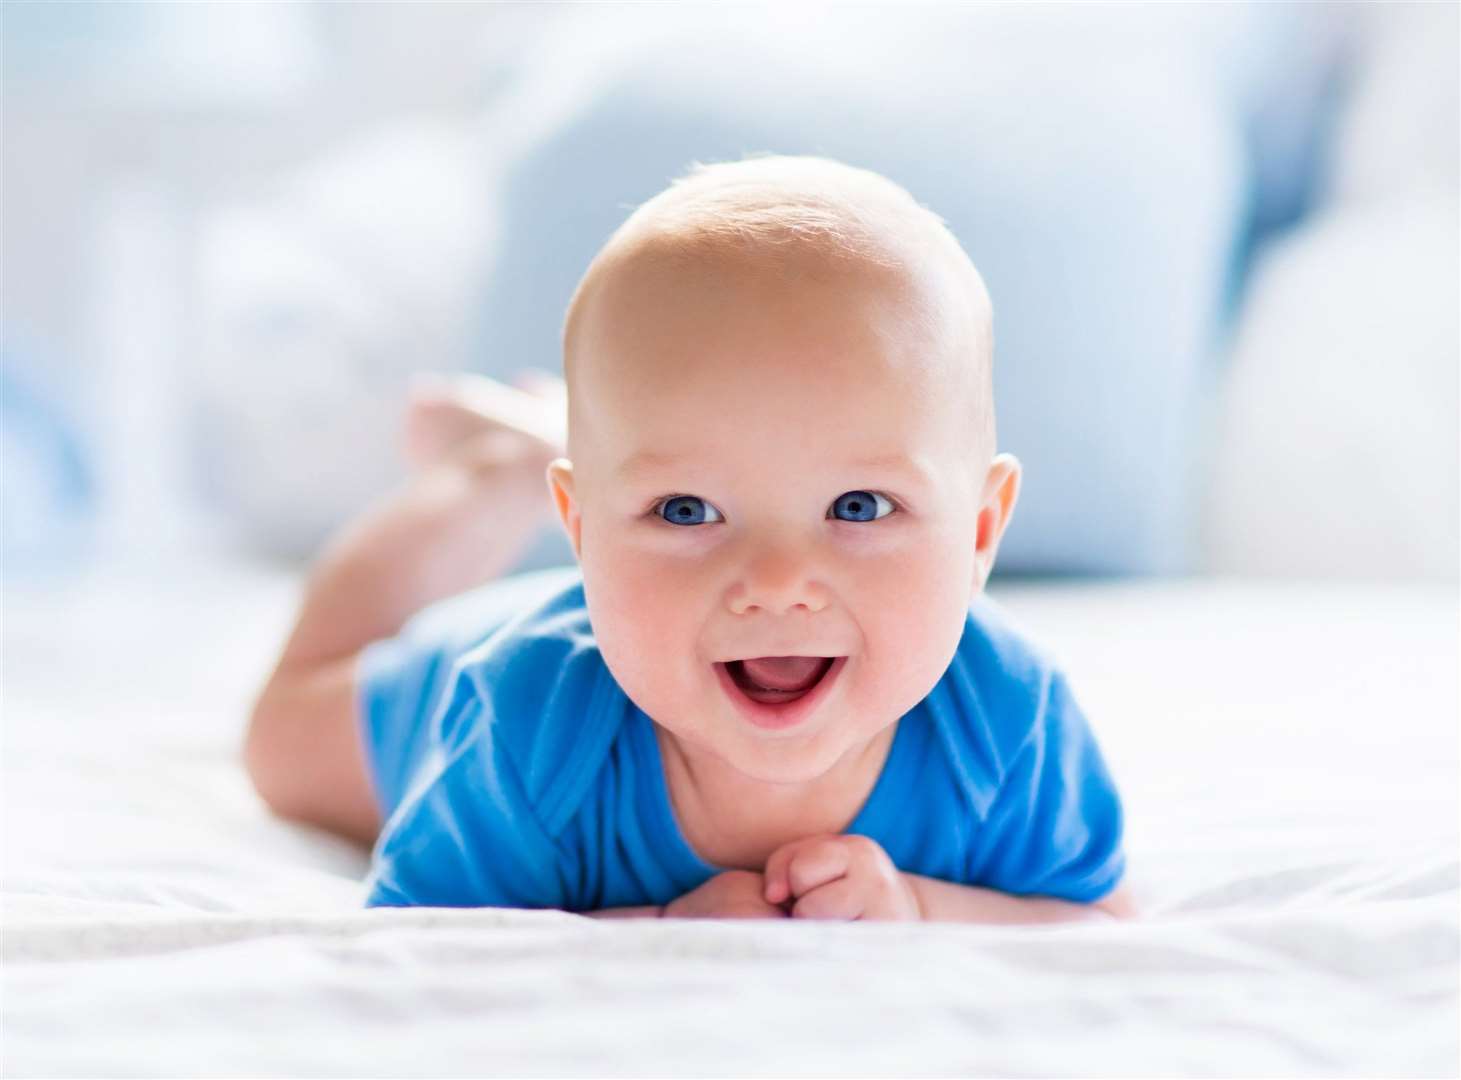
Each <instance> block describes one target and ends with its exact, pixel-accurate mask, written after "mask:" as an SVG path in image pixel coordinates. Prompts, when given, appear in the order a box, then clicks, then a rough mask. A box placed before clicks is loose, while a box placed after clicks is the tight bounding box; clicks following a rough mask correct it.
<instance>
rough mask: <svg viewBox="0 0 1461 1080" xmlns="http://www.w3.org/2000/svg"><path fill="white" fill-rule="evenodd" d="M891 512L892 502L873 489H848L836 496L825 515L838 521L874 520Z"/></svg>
mask: <svg viewBox="0 0 1461 1080" xmlns="http://www.w3.org/2000/svg"><path fill="white" fill-rule="evenodd" d="M884 507H886V508H887V509H884ZM892 512H893V504H892V502H891V501H890V500H889V499H888V497H887V496H886V495H879V494H878V493H877V492H875V491H848V492H844V493H843V494H841V495H839V496H837V501H836V502H834V503H833V504H832V509H831V511H829V512H828V514H827V516H828V517H835V518H837V520H839V521H876V520H877V519H878V518H884V517H887V516H888V515H889V514H891V513H892Z"/></svg>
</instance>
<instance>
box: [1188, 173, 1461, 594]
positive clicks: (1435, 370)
mask: <svg viewBox="0 0 1461 1080" xmlns="http://www.w3.org/2000/svg"><path fill="white" fill-rule="evenodd" d="M1457 229H1458V218H1457V199H1456V193H1455V190H1454V189H1447V188H1445V187H1442V188H1439V189H1437V190H1433V191H1431V192H1430V193H1428V194H1421V193H1416V194H1413V195H1411V196H1409V197H1407V198H1405V199H1393V200H1390V201H1386V202H1382V203H1379V204H1374V205H1365V204H1355V205H1352V206H1349V207H1341V208H1337V209H1335V210H1332V211H1330V212H1328V213H1326V214H1324V215H1321V216H1320V217H1319V218H1317V219H1315V220H1314V221H1313V222H1312V223H1311V224H1309V225H1307V226H1305V227H1304V228H1302V229H1300V230H1297V231H1295V232H1294V233H1292V234H1290V235H1289V236H1288V237H1286V238H1285V239H1284V240H1282V241H1280V242H1279V243H1278V244H1276V245H1275V246H1274V247H1272V248H1270V249H1269V250H1268V252H1267V254H1266V255H1265V257H1264V258H1263V259H1262V261H1261V262H1260V264H1259V266H1258V267H1257V268H1256V272H1255V274H1254V277H1253V279H1252V282H1251V286H1250V290H1251V291H1250V293H1249V298H1248V301H1247V306H1246V310H1245V313H1244V317H1243V322H1242V325H1241V327H1240V330H1239V334H1238V338H1237V341H1236V343H1235V351H1234V354H1233V357H1232V361H1231V367H1230V369H1229V371H1228V374H1227V383H1226V386H1225V388H1224V391H1223V394H1222V397H1221V399H1220V401H1219V402H1217V403H1216V407H1217V410H1218V412H1217V417H1216V426H1217V431H1216V436H1217V437H1216V440H1215V444H1214V445H1215V447H1216V450H1215V459H1214V461H1213V463H1212V465H1213V483H1212V487H1211V489H1210V491H1209V493H1208V499H1207V504H1206V515H1205V519H1206V520H1205V527H1204V541H1205V546H1206V556H1207V563H1208V566H1209V567H1210V568H1211V569H1213V570H1217V571H1222V572H1236V573H1249V574H1254V573H1256V574H1291V575H1303V576H1344V577H1367V578H1382V577H1383V578H1414V577H1426V578H1441V579H1447V580H1455V579H1456V577H1457V515H1458V496H1457V491H1458V475H1457V474H1458V467H1457V461H1458V456H1457V455H1458V446H1457V390H1458V387H1457V368H1458V340H1461V328H1458V316H1457V304H1456V297H1457V293H1458V289H1461V281H1458V271H1457V258H1456V255H1457V252H1456V247H1457V241H1456V237H1457V235H1458V233H1457Z"/></svg>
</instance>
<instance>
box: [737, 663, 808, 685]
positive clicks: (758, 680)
mask: <svg viewBox="0 0 1461 1080" xmlns="http://www.w3.org/2000/svg"><path fill="white" fill-rule="evenodd" d="M824 662H825V661H824V660H823V658H822V657H820V656H758V657H756V658H755V659H754V660H742V661H741V665H742V666H743V667H744V668H745V671H746V677H747V678H748V679H750V681H751V682H753V683H755V684H756V685H757V686H764V687H766V688H767V689H768V690H805V689H806V688H807V687H809V686H811V685H812V683H814V682H816V681H817V676H818V675H820V674H821V671H822V665H823V663H824Z"/></svg>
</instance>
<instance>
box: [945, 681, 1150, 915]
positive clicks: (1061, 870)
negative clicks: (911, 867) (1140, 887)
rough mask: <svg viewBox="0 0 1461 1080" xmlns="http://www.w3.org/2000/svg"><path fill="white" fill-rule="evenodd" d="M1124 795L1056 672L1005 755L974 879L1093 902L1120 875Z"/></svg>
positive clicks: (1123, 866) (998, 886) (1009, 888)
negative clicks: (1028, 724)
mask: <svg viewBox="0 0 1461 1080" xmlns="http://www.w3.org/2000/svg"><path fill="white" fill-rule="evenodd" d="M1121 839H1122V809H1121V800H1120V797H1119V795H1118V794H1117V792H1116V786H1115V784H1114V783H1113V782H1112V779H1111V774H1110V771H1109V770H1108V769H1107V767H1106V762H1105V760H1104V758H1103V757H1102V755H1101V750H1100V747H1098V746H1097V744H1096V739H1095V736H1094V735H1093V734H1092V732H1091V729H1090V725H1089V724H1088V723H1087V722H1086V718H1085V716H1084V715H1083V714H1082V712H1081V710H1080V707H1079V706H1078V705H1077V704H1076V701H1075V698H1074V696H1073V695H1072V694H1071V692H1070V688H1069V686H1068V685H1067V683H1066V680H1065V678H1064V676H1063V675H1061V674H1060V673H1059V672H1054V673H1052V674H1051V677H1050V680H1049V682H1048V684H1047V690H1046V693H1045V695H1044V697H1043V699H1042V701H1041V707H1040V708H1039V710H1038V713H1037V715H1036V717H1035V722H1034V723H1033V724H1032V725H1031V729H1030V732H1029V734H1028V736H1027V738H1026V739H1025V740H1024V742H1023V743H1022V744H1021V745H1020V746H1019V748H1018V750H1017V751H1016V752H1015V754H1014V755H1013V756H1012V758H1011V759H1010V762H1009V764H1008V767H1007V769H1006V771H1005V775H1004V777H1003V780H1002V781H1001V783H1000V786H999V790H998V791H997V793H996V794H995V797H994V801H993V803H992V804H991V806H990V809H989V813H988V815H987V817H986V818H985V821H984V826H983V828H982V830H981V831H980V842H979V845H978V849H979V850H978V853H977V855H976V865H975V866H974V868H973V869H972V871H971V875H970V876H971V884H975V885H983V886H987V887H989V888H994V889H999V890H1000V891H1002V892H1008V893H1014V894H1019V895H1040V896H1054V897H1059V898H1062V899H1066V900H1074V901H1080V902H1090V901H1095V900H1099V899H1101V898H1102V897H1103V896H1105V895H1106V894H1107V893H1109V892H1110V891H1111V890H1112V889H1114V888H1115V887H1116V885H1117V884H1118V883H1119V882H1120V880H1121V876H1122V874H1123V873H1124V872H1125V869H1126V859H1125V854H1124V852H1123V850H1122V846H1121Z"/></svg>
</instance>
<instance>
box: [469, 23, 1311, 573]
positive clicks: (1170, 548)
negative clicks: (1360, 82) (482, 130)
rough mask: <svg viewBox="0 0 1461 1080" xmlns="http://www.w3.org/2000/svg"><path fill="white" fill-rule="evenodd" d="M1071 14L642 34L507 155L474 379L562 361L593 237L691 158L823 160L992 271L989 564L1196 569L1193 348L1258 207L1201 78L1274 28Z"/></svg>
mask: <svg viewBox="0 0 1461 1080" xmlns="http://www.w3.org/2000/svg"><path fill="white" fill-rule="evenodd" d="M617 10H618V11H620V12H623V11H624V9H622V8H618V9H617ZM1072 10H1073V9H1071V8H1067V7H1061V8H1060V12H1061V13H1062V14H1060V16H1059V17H1055V16H1053V15H1051V14H1049V13H1044V14H1042V13H1040V12H1038V11H1037V12H1034V13H1030V12H1024V13H1020V12H1011V11H1010V9H1009V8H1008V7H1006V6H1002V5H988V6H970V7H967V8H964V7H960V8H955V9H920V18H919V19H918V20H916V25H915V26H911V27H910V26H908V25H905V24H906V23H907V22H908V21H909V20H908V19H907V16H906V15H902V14H899V13H898V12H892V11H889V9H883V10H882V11H881V12H876V11H874V12H867V11H859V10H856V9H848V8H842V9H834V11H835V14H836V16H837V19H838V21H839V22H840V23H841V22H848V23H855V24H856V25H855V26H852V27H851V28H849V27H847V26H842V27H841V28H840V29H841V30H842V31H843V33H842V36H841V37H840V38H839V41H840V42H841V44H840V45H839V47H838V48H837V49H835V50H833V49H819V48H818V47H817V42H816V40H815V38H816V32H815V30H811V31H808V33H809V34H810V35H811V37H810V38H809V39H807V40H805V41H802V42H800V44H798V41H797V40H796V39H795V38H794V37H793V38H792V39H791V40H789V41H788V40H787V39H786V38H785V37H784V36H783V37H781V38H775V40H774V41H773V40H772V39H773V38H774V37H775V35H767V34H756V33H753V32H744V33H743V32H740V31H739V30H738V28H737V27H735V26H732V25H727V26H725V27H721V28H719V29H713V28H712V29H707V27H708V26H709V25H710V24H708V23H707V22H706V20H705V18H701V19H700V20H699V21H696V22H691V23H686V24H685V25H684V26H682V27H674V26H672V27H670V29H669V30H665V29H664V27H663V26H661V27H660V30H659V36H658V38H657V40H656V41H655V42H654V44H653V45H652V46H646V48H644V49H642V50H639V51H638V52H637V53H636V54H635V55H633V56H632V58H631V59H629V60H628V61H626V62H622V63H621V64H620V65H619V66H617V67H616V68H615V69H613V70H612V71H610V72H608V73H607V74H604V75H602V77H601V78H602V87H601V90H600V91H599V92H597V93H596V94H595V95H593V96H592V98H591V99H590V100H587V101H585V102H584V103H583V105H582V106H581V107H580V108H578V109H577V110H575V111H572V112H571V114H570V115H569V116H568V117H567V118H566V119H564V120H562V121H561V122H559V123H558V124H557V125H556V127H555V128H554V129H553V130H552V131H551V132H550V133H549V134H548V135H547V137H545V138H543V139H542V140H540V141H537V142H536V143H534V145H533V146H532V148H531V150H529V151H528V152H526V153H525V154H524V155H523V156H522V158H521V159H520V160H518V161H515V162H513V163H512V167H511V169H510V171H509V173H508V178H507V182H506V185H505V188H504V191H503V203H502V232H501V235H500V252H501V254H500V256H499V259H498V262H497V265H496V267H495V268H494V271H493V273H492V275H491V279H490V283H489V288H488V290H487V296H486V300H485V304H484V306H483V309H482V312H481V320H482V321H481V331H480V335H479V342H480V346H479V348H480V352H479V361H478V364H479V367H481V368H482V369H483V370H487V371H489V372H492V373H494V374H498V375H506V374H508V373H510V372H511V371H512V370H514V369H515V368H517V367H519V366H521V365H523V364H528V363H531V364H538V365H541V366H544V367H549V368H555V367H556V366H557V365H558V364H559V363H560V360H561V357H560V356H559V331H560V327H561V323H562V318H563V314H564V310H565V308H566V306H567V302H568V300H569V297H570V296H571V294H572V291H573V288H574V286H575V284H576V283H577V281H578V279H579V277H580V275H581V274H582V273H583V271H584V269H585V268H586V267H587V265H588V263H589V261H590V260H591V259H592V257H593V255H594V253H595V252H596V251H597V249H598V248H599V247H600V245H602V244H603V242H604V241H605V240H606V239H607V238H608V237H609V235H610V234H611V233H612V232H613V230H614V229H615V228H616V227H617V226H618V225H619V224H620V223H621V222H622V221H623V220H624V218H625V217H627V216H628V213H629V211H630V209H631V208H632V207H633V206H636V205H638V204H639V203H641V202H643V201H644V200H646V199H648V198H650V197H651V196H652V195H654V194H655V193H656V192H658V191H660V190H661V189H663V188H664V187H665V185H666V184H667V183H668V182H669V180H670V179H671V178H672V177H675V176H677V175H679V174H681V173H683V172H684V171H685V169H686V168H687V166H688V165H689V164H690V163H691V162H692V161H695V160H701V161H713V160H724V159H737V158H740V157H742V156H744V155H745V154H747V153H754V152H773V153H816V154H823V155H827V156H830V157H833V158H837V159H840V160H842V161H846V162H848V163H850V164H853V165H859V166H863V167H866V168H870V169H874V170H876V171H878V172H880V173H883V174H885V175H887V176H888V177H890V178H891V179H893V180H895V181H897V182H898V183H900V184H902V185H904V186H905V187H906V188H907V189H908V190H909V191H910V192H912V194H913V196H914V197H915V198H916V199H918V200H919V201H920V202H922V203H924V204H925V205H927V206H928V207H930V208H931V209H932V210H933V211H934V212H935V213H937V214H939V215H940V216H941V217H943V218H944V219H945V220H946V221H947V222H948V223H949V226H950V228H951V229H952V230H953V232H954V234H955V235H956V236H957V237H958V238H959V240H960V241H961V242H962V243H963V245H964V247H965V249H966V250H967V251H968V252H969V254H970V256H971V257H972V258H973V260H974V262H975V264H976V265H977V266H978V267H979V269H980V271H981V272H982V274H983V275H984V278H985V280H986V282H987V283H988V286H989V291H990V294H991V296H992V298H993V302H994V311H995V339H996V349H995V395H996V407H997V413H998V427H999V446H1000V449H1002V450H1007V451H1010V452H1013V453H1014V454H1015V455H1016V456H1018V457H1019V458H1020V459H1021V461H1022V462H1023V463H1024V466H1025V476H1024V487H1023V491H1022V494H1021V498H1020V503H1019V506H1018V508H1017V510H1016V513H1015V516H1014V519H1013V522H1012V524H1011V526H1010V529H1009V532H1008V533H1007V535H1006V539H1005V541H1004V544H1003V546H1002V547H1001V551H1000V558H999V564H998V566H999V570H1000V571H1001V572H1006V573H1007V572H1011V571H1015V572H1027V573H1028V572H1047V573H1048V572H1056V573H1087V574H1133V573H1173V572H1183V571H1185V570H1187V569H1189V567H1190V565H1191V556H1192V542H1191V541H1192V536H1193V532H1194V529H1193V522H1192V518H1193V515H1194V511H1195V508H1196V506H1197V499H1196V492H1195V491H1194V488H1195V487H1196V485H1197V483H1198V477H1199V472H1198V470H1199V469H1200V466H1201V463H1202V459H1203V457H1202V450H1203V434H1204V431H1205V417H1206V410H1205V401H1206V400H1207V399H1208V397H1210V393H1211V390H1212V382H1213V380H1214V378H1215V377H1216V371H1215V368H1214V365H1212V364H1211V363H1210V360H1211V358H1212V357H1213V355H1214V354H1215V352H1216V349H1217V346H1218V345H1219V343H1220V341H1221V333H1222V329H1223V327H1222V322H1223V318H1224V315H1225V311H1226V307H1225V298H1226V296H1227V294H1228V292H1229V291H1230V282H1229V275H1230V273H1231V271H1232V269H1233V264H1234V259H1235V257H1236V256H1237V255H1238V254H1239V252H1240V251H1241V250H1242V249H1243V246H1244V244H1245V239H1246V236H1245V229H1246V225H1247V222H1248V219H1249V215H1250V213H1251V209H1252V206H1253V204H1254V194H1253V191H1252V189H1251V185H1250V174H1251V172H1252V164H1251V161H1250V159H1249V155H1248V149H1247V147H1248V143H1247V138H1248V136H1247V133H1246V130H1245V127H1244V117H1243V115H1242V113H1241V110H1242V108H1243V107H1244V100H1245V98H1244V94H1245V92H1246V91H1247V90H1248V89H1249V88H1248V87H1247V86H1246V85H1239V83H1238V82H1235V81H1234V80H1231V79H1230V80H1227V81H1223V80H1219V79H1216V78H1214V67H1215V66H1222V65H1224V64H1228V65H1230V67H1231V64H1232V61H1233V58H1234V56H1239V57H1241V56H1242V55H1246V54H1245V52H1244V50H1245V49H1247V48H1248V47H1249V45H1248V43H1247V42H1248V39H1249V38H1251V37H1253V36H1254V35H1256V34H1259V33H1263V34H1267V35H1269V36H1270V37H1271V36H1272V35H1273V34H1276V33H1281V32H1282V27H1279V26H1278V25H1277V24H1273V25H1268V24H1265V23H1263V22H1262V20H1261V19H1259V18H1257V17H1255V16H1254V15H1253V14H1252V11H1251V10H1249V11H1248V13H1247V14H1246V15H1245V16H1244V19H1243V20H1240V21H1237V22H1234V21H1232V19H1230V22H1229V24H1225V25H1227V26H1228V31H1229V32H1228V34H1227V35H1226V37H1221V36H1214V35H1212V34H1211V33H1210V31H1211V25H1210V24H1211V20H1212V18H1214V17H1215V16H1213V14H1212V13H1211V12H1208V13H1206V14H1204V15H1203V17H1202V18H1186V19H1184V18H1167V19H1155V18H1151V19H1149V18H1148V17H1147V16H1145V15H1142V16H1141V17H1140V19H1139V20H1137V21H1133V17H1132V16H1131V15H1130V14H1129V13H1128V15H1127V16H1126V17H1124V18H1117V17H1115V16H1113V14H1112V11H1111V9H1102V14H1101V15H1100V16H1099V17H1090V16H1086V17H1078V16H1075V15H1072V14H1070V13H1071V12H1072ZM1145 10H1146V11H1148V12H1149V11H1150V10H1151V9H1149V8H1148V9H1145ZM654 11H655V12H656V18H657V19H658V18H660V17H661V15H662V14H663V13H665V12H666V9H665V8H663V7H658V6H656V7H655V8H654ZM1113 24H1114V25H1113ZM1138 31H1140V32H1138ZM580 32H585V31H584V30H583V28H580ZM1223 50H1227V51H1226V52H1223ZM1279 51H1280V50H1274V49H1272V48H1271V42H1269V48H1268V52H1271V53H1277V52H1279ZM1232 70H1237V68H1232ZM558 550H559V552H560V553H566V552H567V547H566V545H561V546H559V548H558ZM541 561H542V560H541V559H540V560H539V562H541Z"/></svg>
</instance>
